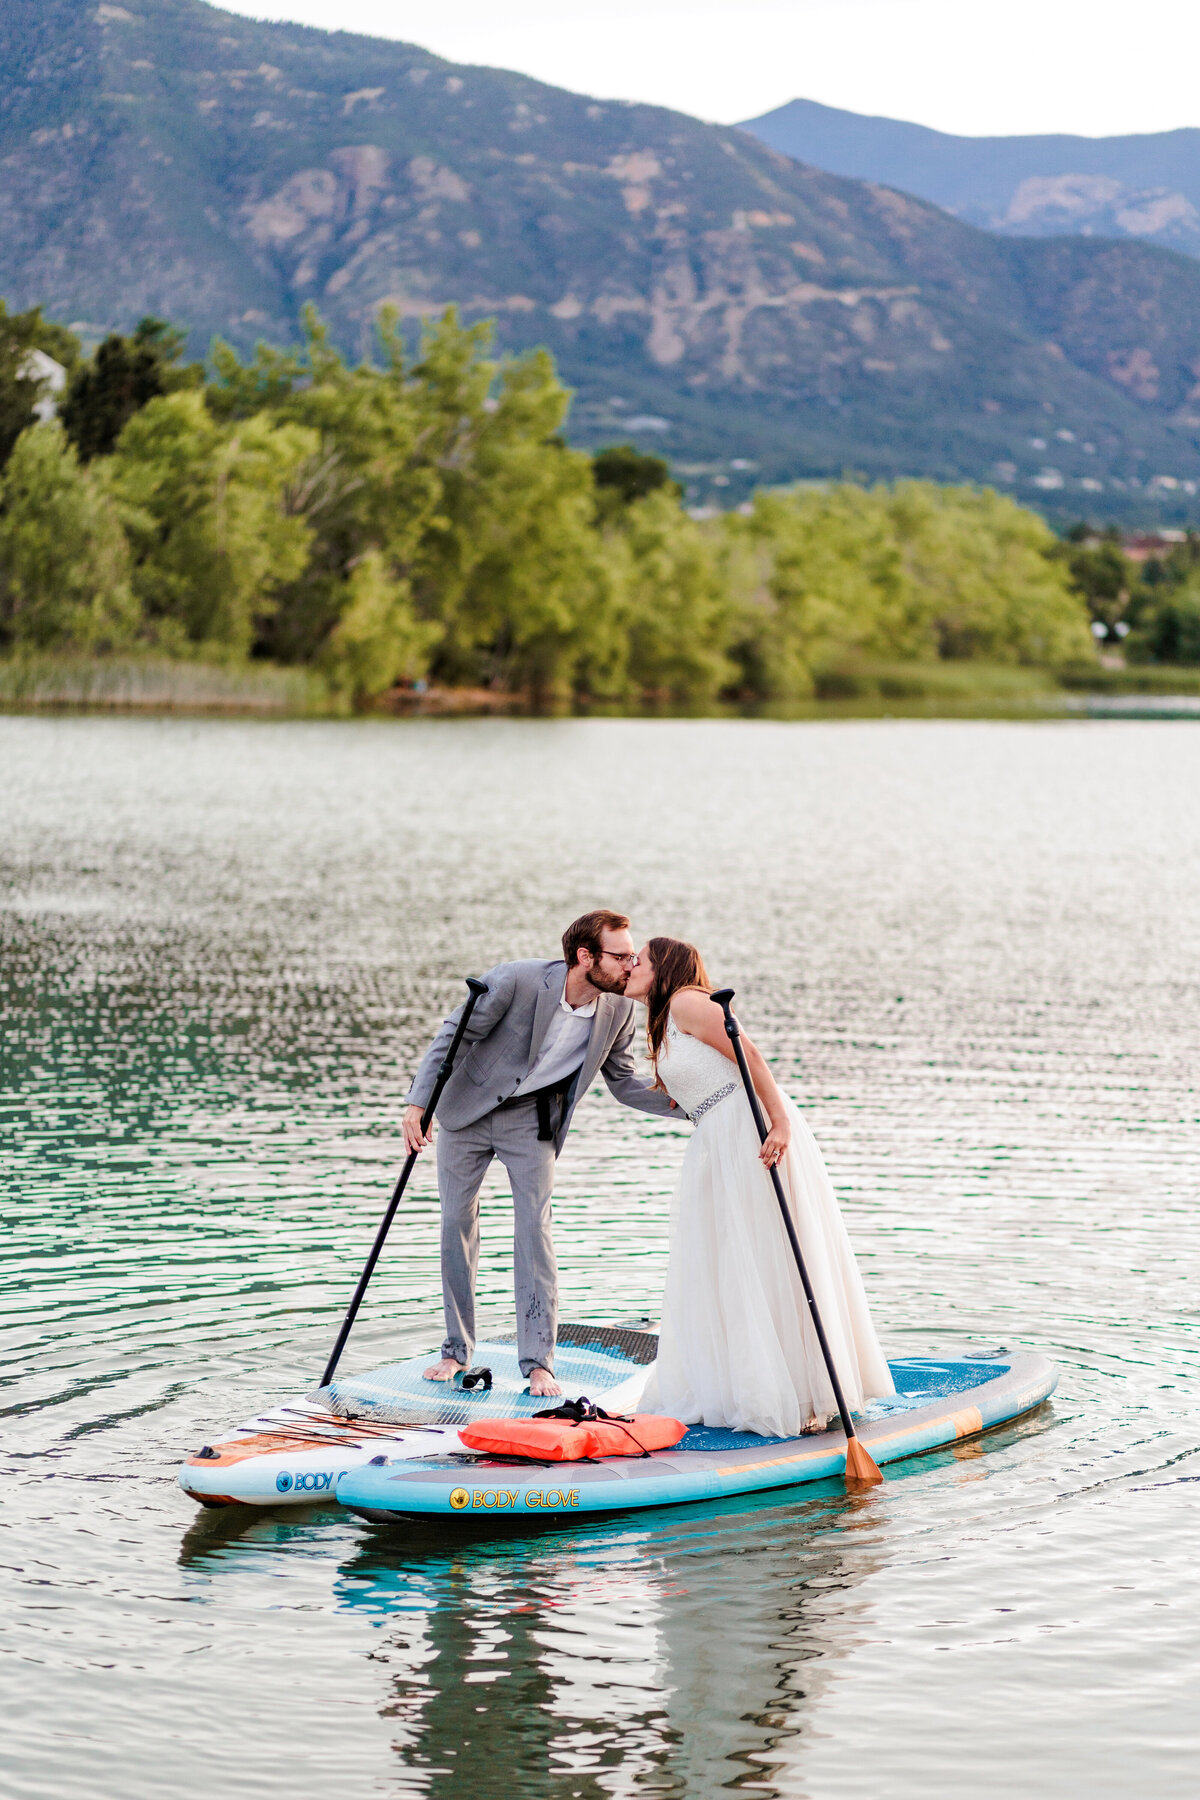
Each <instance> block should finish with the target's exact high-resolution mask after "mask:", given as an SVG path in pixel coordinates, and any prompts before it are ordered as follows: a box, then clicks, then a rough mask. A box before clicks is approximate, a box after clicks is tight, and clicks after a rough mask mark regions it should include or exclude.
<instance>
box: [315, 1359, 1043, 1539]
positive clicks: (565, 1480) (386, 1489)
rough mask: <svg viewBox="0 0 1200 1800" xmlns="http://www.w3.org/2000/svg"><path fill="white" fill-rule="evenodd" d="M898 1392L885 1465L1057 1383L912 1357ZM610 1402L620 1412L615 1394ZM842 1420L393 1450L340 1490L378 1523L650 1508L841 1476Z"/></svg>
mask: <svg viewBox="0 0 1200 1800" xmlns="http://www.w3.org/2000/svg"><path fill="white" fill-rule="evenodd" d="M889 1367H890V1368H891V1371H892V1377H893V1379H894V1381H895V1384H896V1392H895V1394H894V1395H889V1396H888V1398H887V1399H886V1400H877V1401H871V1402H869V1403H868V1404H867V1406H866V1407H864V1409H863V1412H862V1414H861V1416H860V1417H859V1418H858V1419H857V1420H856V1430H857V1431H858V1435H859V1437H860V1438H861V1440H862V1442H863V1444H865V1446H866V1448H867V1449H868V1450H869V1451H870V1453H871V1455H872V1456H873V1457H874V1458H875V1461H876V1462H877V1463H879V1464H880V1465H883V1464H886V1463H892V1462H899V1461H900V1460H901V1459H902V1458H904V1457H908V1456H916V1455H919V1454H921V1452H923V1451H926V1450H937V1449H940V1448H942V1447H943V1446H944V1445H947V1444H954V1443H956V1442H958V1440H959V1439H961V1438H971V1437H977V1436H978V1435H979V1434H980V1433H981V1432H984V1431H988V1430H990V1429H992V1428H993V1427H994V1426H997V1425H1004V1424H1007V1423H1008V1422H1009V1421H1010V1420H1012V1419H1016V1418H1019V1417H1020V1416H1021V1414H1022V1413H1027V1412H1030V1411H1032V1409H1033V1408H1034V1407H1036V1406H1040V1405H1041V1403H1042V1401H1043V1400H1045V1399H1046V1398H1047V1397H1048V1396H1049V1395H1050V1394H1052V1393H1053V1391H1054V1388H1055V1386H1056V1384H1057V1380H1058V1376H1057V1371H1056V1369H1055V1367H1054V1364H1053V1363H1051V1362H1050V1361H1049V1360H1048V1359H1047V1358H1046V1357H1044V1356H1034V1355H1020V1356H1010V1355H1009V1354H1008V1353H1007V1352H995V1353H993V1354H990V1355H984V1356H980V1355H974V1356H972V1355H963V1356H950V1357H947V1356H939V1357H924V1356H913V1357H902V1358H898V1359H896V1360H895V1361H893V1362H891V1363H890V1364H889ZM601 1404H603V1405H604V1406H605V1410H606V1411H609V1412H611V1411H612V1410H613V1407H612V1405H611V1403H610V1402H609V1401H607V1400H604V1399H603V1398H602V1400H601ZM845 1467H846V1439H845V1436H844V1434H843V1432H842V1430H841V1428H840V1426H839V1427H838V1429H837V1430H836V1431H825V1432H821V1433H820V1434H817V1435H814V1436H805V1437H799V1438H764V1437H758V1436H756V1435H754V1434H753V1433H751V1432H736V1431H725V1430H716V1429H712V1428H710V1427H706V1426H693V1427H692V1428H691V1429H690V1430H689V1431H688V1432H687V1433H686V1435H685V1436H684V1437H683V1438H682V1439H681V1440H680V1441H679V1443H677V1444H675V1445H674V1446H673V1448H671V1449H670V1450H656V1451H653V1452H652V1453H651V1454H650V1455H649V1456H646V1457H636V1456H634V1457H606V1458H603V1459H601V1460H599V1461H596V1462H574V1463H565V1464H564V1463H555V1464H553V1465H542V1466H540V1467H539V1466H537V1465H535V1464H530V1463H529V1462H521V1461H515V1460H514V1461H505V1460H502V1459H501V1458H498V1457H495V1456H483V1455H472V1454H469V1453H468V1454H463V1453H462V1452H461V1450H460V1451H458V1452H453V1453H443V1454H440V1455H439V1454H436V1453H435V1454H434V1455H432V1456H428V1457H424V1458H422V1459H421V1460H419V1461H418V1460H413V1459H409V1458H408V1457H406V1456H405V1455H404V1454H403V1453H401V1454H400V1455H399V1456H396V1455H393V1454H389V1453H387V1452H381V1453H380V1454H378V1455H377V1456H375V1457H374V1458H367V1459H365V1461H364V1464H363V1465H362V1466H360V1467H358V1468H356V1469H353V1470H349V1471H348V1472H347V1473H346V1474H345V1475H342V1476H341V1477H340V1478H339V1480H338V1483H337V1490H336V1491H337V1498H338V1500H339V1501H340V1503H341V1504H342V1505H343V1506H346V1507H349V1508H350V1510H351V1511H352V1512H355V1513H358V1514H360V1515H361V1516H362V1517H363V1518H366V1519H369V1520H371V1521H373V1522H375V1523H382V1522H385V1521H387V1520H391V1519H394V1518H396V1517H397V1516H404V1515H418V1514H426V1515H427V1514H430V1513H440V1514H445V1515H447V1516H451V1517H458V1518H464V1517H479V1516H480V1515H484V1514H487V1515H492V1516H500V1515H503V1516H505V1517H514V1516H521V1517H525V1518H545V1517H547V1516H548V1515H550V1514H556V1515H562V1514H572V1515H578V1514H581V1513H615V1512H625V1511H629V1510H633V1509H635V1508H641V1507H647V1506H671V1505H679V1504H682V1503H684V1502H688V1501H693V1502H694V1501H697V1500H712V1499H721V1498H725V1497H726V1496H729V1495H733V1494H748V1493H755V1492H759V1491H761V1490H762V1489H764V1488H781V1487H793V1486H796V1485H798V1484H800V1483H803V1482H810V1481H823V1480H827V1479H828V1478H830V1477H831V1476H841V1475H843V1474H844V1473H845Z"/></svg>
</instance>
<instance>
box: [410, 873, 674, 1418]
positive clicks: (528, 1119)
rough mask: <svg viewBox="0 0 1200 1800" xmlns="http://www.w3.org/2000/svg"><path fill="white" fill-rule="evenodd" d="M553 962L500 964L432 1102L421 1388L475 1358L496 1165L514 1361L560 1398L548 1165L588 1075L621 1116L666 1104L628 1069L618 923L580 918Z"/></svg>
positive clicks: (426, 1066) (415, 1104) (449, 1028)
mask: <svg viewBox="0 0 1200 1800" xmlns="http://www.w3.org/2000/svg"><path fill="white" fill-rule="evenodd" d="M562 945H563V953H562V957H561V959H559V958H555V959H554V960H553V961H551V962H510V963H498V964H497V965H496V967H495V968H494V969H489V970H488V972H487V974H486V975H485V976H484V977H483V979H484V980H485V981H486V982H487V986H488V991H487V993H486V994H485V995H484V996H483V998H482V999H481V1000H480V1001H479V1003H478V1005H477V1006H476V1008H475V1011H474V1012H473V1013H472V1015H471V1020H470V1023H469V1024H468V1026H467V1030H466V1034H465V1036H464V1039H463V1043H464V1046H469V1048H467V1049H466V1054H465V1055H463V1056H461V1057H460V1058H459V1061H458V1062H457V1063H456V1064H455V1067H454V1073H453V1074H452V1075H451V1077H450V1079H449V1081H448V1082H447V1083H446V1086H445V1088H444V1090H443V1092H442V1098H441V1100H440V1102H439V1103H438V1122H439V1124H440V1125H441V1128H442V1129H441V1135H440V1137H439V1140H438V1150H437V1171H438V1192H439V1193H440V1195H441V1200H442V1297H443V1301H444V1304H445V1312H446V1339H445V1342H444V1343H443V1345H442V1357H441V1361H440V1362H436V1363H434V1364H433V1366H432V1367H431V1368H429V1369H426V1371H425V1375H426V1378H427V1379H428V1380H430V1381H449V1380H451V1379H452V1377H453V1376H454V1375H455V1374H457V1372H458V1371H459V1370H460V1369H464V1368H467V1367H468V1366H469V1364H470V1361H471V1355H472V1352H473V1351H474V1348H475V1271H476V1269H477V1268H478V1265H479V1189H480V1187H481V1185H482V1183H483V1177H484V1175H485V1173H486V1171H487V1167H488V1164H489V1163H490V1162H491V1160H492V1158H493V1157H498V1158H499V1159H500V1161H501V1162H502V1163H503V1164H504V1167H505V1168H506V1169H507V1171H508V1178H509V1181H510V1182H511V1184H512V1197H513V1212H514V1213H515V1215H516V1220H515V1223H516V1229H515V1234H514V1240H513V1279H514V1286H515V1289H516V1301H517V1356H518V1359H519V1361H520V1364H521V1373H522V1374H523V1375H526V1376H528V1378H529V1391H530V1393H532V1394H559V1393H561V1392H562V1389H561V1388H560V1387H559V1385H558V1383H557V1382H556V1381H555V1379H554V1341H555V1333H556V1330H557V1326H558V1265H557V1263H556V1262H555V1259H554V1242H553V1239H552V1237H551V1231H550V1224H551V1220H550V1197H551V1193H552V1191H553V1187H554V1163H555V1159H556V1157H557V1156H558V1153H559V1151H560V1150H561V1149H562V1147H563V1140H564V1139H565V1138H566V1135H567V1131H568V1129H569V1127H570V1124H571V1116H572V1114H573V1113H574V1111H575V1107H576V1104H577V1103H578V1101H579V1099H580V1098H581V1096H582V1095H583V1094H585V1093H586V1092H587V1090H588V1088H589V1087H590V1086H591V1084H592V1082H593V1081H594V1080H595V1078H596V1076H597V1074H600V1075H603V1077H604V1079H605V1081H606V1082H607V1083H608V1086H609V1090H610V1091H611V1092H612V1093H613V1094H614V1095H615V1097H616V1098H617V1099H618V1100H621V1101H623V1102H624V1103H625V1105H626V1106H636V1107H638V1108H640V1110H641V1111H642V1112H648V1113H668V1112H670V1110H671V1108H672V1107H673V1105H674V1102H673V1101H672V1100H670V1099H668V1097H667V1095H666V1094H664V1093H661V1092H659V1091H658V1090H657V1089H654V1088H652V1087H650V1086H649V1085H648V1084H647V1083H646V1082H644V1081H641V1080H640V1079H639V1078H638V1076H637V1075H635V1074H634V1070H633V1056H632V1054H631V1050H630V1045H631V1042H632V1039H633V1001H632V1000H626V999H625V998H624V993H625V984H626V982H627V981H628V980H629V977H630V974H631V973H632V971H633V969H634V967H635V965H636V963H637V956H636V955H635V953H634V948H633V938H632V937H631V936H630V932H629V920H628V919H627V918H626V917H625V915H624V913H618V912H609V911H608V910H607V909H601V910H600V911H598V912H590V913H584V915H583V917H582V918H581V919H576V920H575V922H574V924H573V925H568V927H567V929H566V931H565V932H564V933H563V941H562ZM461 1010H462V1009H461V1007H460V1008H459V1009H458V1011H456V1012H453V1013H451V1015H450V1017H449V1018H448V1019H447V1020H446V1022H445V1024H444V1025H443V1026H442V1028H441V1030H440V1031H439V1032H438V1034H437V1036H436V1037H435V1038H434V1040H433V1043H432V1044H431V1045H430V1047H429V1050H428V1052H427V1053H426V1056H425V1060H424V1061H423V1062H422V1064H421V1067H420V1068H419V1069H418V1071H417V1075H416V1079H415V1080H414V1082H413V1084H412V1087H411V1089H410V1090H409V1094H408V1100H407V1110H406V1112H405V1114H404V1142H405V1146H406V1148H407V1149H408V1150H409V1151H410V1152H411V1151H415V1150H421V1149H423V1148H424V1147H425V1145H426V1144H430V1143H432V1142H433V1126H432V1123H431V1124H430V1128H429V1133H428V1135H427V1136H426V1135H423V1134H422V1131H421V1114H422V1111H423V1110H424V1107H425V1105H426V1103H427V1102H428V1100H429V1096H430V1095H431V1094H432V1092H433V1084H434V1081H435V1080H436V1078H437V1071H438V1065H439V1063H440V1062H441V1060H442V1057H443V1056H444V1055H445V1052H446V1049H447V1046H448V1045H449V1043H450V1039H451V1038H452V1037H453V1035H454V1027H455V1025H456V1024H457V1022H458V1015H459V1012H460V1011H461Z"/></svg>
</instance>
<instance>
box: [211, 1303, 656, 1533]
mask: <svg viewBox="0 0 1200 1800" xmlns="http://www.w3.org/2000/svg"><path fill="white" fill-rule="evenodd" d="M657 1342H658V1340H657V1339H656V1338H655V1337H654V1335H653V1334H652V1333H649V1332H644V1331H626V1330H623V1329H622V1328H620V1327H617V1326H600V1325H560V1326H559V1329H558V1350H557V1354H556V1357H555V1363H556V1374H557V1378H558V1381H559V1384H560V1386H561V1387H562V1389H563V1393H564V1395H565V1397H566V1398H567V1399H571V1400H577V1399H579V1397H580V1396H581V1395H584V1394H586V1395H587V1396H588V1398H589V1399H592V1400H595V1401H597V1402H599V1404H601V1405H602V1406H604V1408H605V1410H606V1411H608V1412H614V1411H615V1412H620V1411H623V1410H625V1408H626V1406H627V1405H628V1404H629V1401H630V1400H632V1399H633V1398H636V1394H637V1392H638V1390H640V1388H641V1384H642V1381H643V1380H644V1379H645V1368H646V1365H647V1364H648V1363H651V1362H653V1360H654V1356H655V1352H656V1349H657ZM437 1354H438V1353H437V1352H436V1351H426V1352H425V1354H424V1355H423V1356H414V1357H410V1358H409V1359H408V1360H407V1361H405V1362H398V1363H389V1364H388V1365H387V1366H386V1367H384V1368H381V1369H370V1370H368V1371H366V1373H364V1374H361V1375H348V1376H344V1377H339V1378H338V1379H337V1380H336V1381H333V1382H331V1383H330V1384H329V1386H328V1387H323V1388H317V1389H315V1390H314V1391H313V1392H311V1393H308V1394H304V1395H298V1396H297V1397H296V1398H295V1399H292V1400H289V1401H285V1402H284V1403H283V1404H282V1405H280V1406H275V1407H270V1408H268V1409H267V1411H265V1412H262V1413H258V1414H257V1415H256V1416H255V1417H254V1418H253V1419H247V1420H246V1421H245V1422H244V1423H243V1424H241V1425H238V1426H235V1427H234V1429H233V1430H232V1432H231V1433H230V1435H229V1436H228V1437H227V1438H224V1439H223V1440H222V1441H220V1442H214V1443H212V1444H204V1445H202V1447H201V1448H200V1449H199V1450H197V1451H196V1452H195V1453H194V1454H193V1455H192V1456H189V1457H188V1459H187V1461H186V1462H185V1463H184V1465H183V1467H182V1468H181V1469H180V1471H179V1485H180V1486H181V1487H182V1488H183V1490H184V1492H185V1493H187V1494H190V1495H191V1496H192V1498H193V1499H194V1500H199V1501H201V1502H202V1503H203V1504H204V1505H205V1506H244V1505H249V1506H297V1505H309V1506H311V1505H312V1504H313V1502H314V1501H318V1500H322V1499H324V1500H333V1499H334V1497H335V1494H336V1489H337V1482H338V1478H339V1477H340V1476H342V1475H345V1474H348V1473H349V1472H350V1471H351V1470H353V1469H357V1468H359V1467H361V1466H362V1465H363V1464H364V1463H368V1462H370V1461H371V1459H372V1458H373V1457H377V1456H387V1457H392V1458H405V1459H408V1460H415V1459H421V1458H424V1457H427V1456H430V1457H437V1456H442V1457H445V1456H447V1455H458V1454H463V1455H469V1454H470V1452H469V1451H467V1450H466V1449H465V1447H464V1446H463V1445H462V1444H461V1443H460V1442H459V1438H458V1429H457V1428H458V1427H459V1426H460V1425H468V1424H470V1422H471V1421H472V1420H473V1419H480V1418H493V1419H515V1418H530V1417H532V1415H533V1414H534V1413H536V1412H544V1411H545V1410H546V1408H547V1407H548V1406H552V1405H554V1404H555V1403H554V1402H553V1401H551V1400H546V1399H534V1397H533V1396H532V1395H531V1394H530V1392H529V1383H528V1381H527V1380H526V1378H525V1376H524V1375H522V1373H521V1370H520V1366H519V1364H518V1362H517V1350H516V1339H515V1337H514V1338H507V1339H506V1338H493V1339H491V1340H489V1341H487V1342H485V1343H480V1344H479V1345H477V1346H476V1350H475V1364H474V1367H475V1370H476V1371H486V1373H487V1377H488V1379H489V1380H490V1386H486V1385H484V1383H483V1382H482V1381H480V1382H478V1383H477V1384H476V1385H472V1386H470V1387H464V1386H463V1383H462V1379H461V1377H460V1378H456V1379H455V1380H454V1381H453V1382H444V1381H426V1380H425V1378H424V1374H423V1371H424V1370H425V1369H427V1368H428V1367H429V1364H430V1363H431V1362H433V1361H434V1360H436V1357H437ZM468 1380H470V1372H468ZM626 1393H628V1396H629V1398H628V1399H626V1397H625V1395H626Z"/></svg>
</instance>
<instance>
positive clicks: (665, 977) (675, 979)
mask: <svg viewBox="0 0 1200 1800" xmlns="http://www.w3.org/2000/svg"><path fill="white" fill-rule="evenodd" d="M646 948H647V950H648V951H649V952H650V961H651V962H652V963H653V964H654V986H653V987H652V988H651V989H650V992H649V993H648V994H647V995H646V1015H647V1016H646V1036H647V1038H648V1039H649V1042H650V1056H651V1060H652V1061H653V1063H654V1067H655V1069H656V1070H657V1068H658V1053H659V1051H660V1050H661V1049H662V1046H663V1039H664V1037H665V1036H666V1035H667V1020H668V1018H669V1017H670V1014H671V997H672V995H674V994H677V993H678V992H679V990H680V988H701V989H702V990H703V991H704V993H706V994H711V993H712V982H711V981H710V980H709V978H708V970H707V969H706V968H705V966H704V958H703V957H702V956H701V954H700V952H699V951H698V950H697V948H696V946H695V944H685V943H684V941H683V939H682V938H672V937H655V938H651V939H650V942H649V943H648V944H647V945H646Z"/></svg>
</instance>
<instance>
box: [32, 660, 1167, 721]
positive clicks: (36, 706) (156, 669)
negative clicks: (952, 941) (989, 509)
mask: <svg viewBox="0 0 1200 1800" xmlns="http://www.w3.org/2000/svg"><path fill="white" fill-rule="evenodd" d="M1088 696H1091V697H1093V698H1095V699H1097V700H1102V699H1104V698H1112V699H1121V698H1126V699H1129V700H1135V699H1137V698H1142V699H1145V700H1147V701H1153V700H1155V699H1158V700H1167V699H1186V698H1193V697H1200V667H1195V666H1187V667H1173V666H1167V665H1163V664H1135V665H1133V666H1131V667H1129V668H1123V669H1112V668H1104V667H1101V666H1099V665H1096V666H1093V667H1087V666H1083V665H1076V666H1073V667H1070V668H1064V669H1047V668H1025V667H1021V666H1017V665H1009V664H992V663H982V662H978V663H977V662H969V661H961V662H938V663H918V662H913V663H901V662H896V663H866V662H863V663H857V664H854V665H847V666H844V667H841V668H836V669H830V670H827V671H825V672H824V673H823V674H822V675H820V676H819V677H818V679H817V682H816V691H815V693H814V694H813V695H812V696H811V698H809V699H806V700H800V701H790V702H788V703H786V704H772V703H771V702H755V703H748V702H747V703H739V702H738V701H737V700H726V701H723V702H721V703H719V704H717V705H715V706H711V707H698V708H695V709H692V708H687V707H678V706H668V705H656V704H655V703H654V702H653V701H652V700H644V701H642V702H641V703H638V704H627V705H614V704H611V703H596V704H590V703H587V702H577V703H574V704H564V705H562V706H561V707H558V708H555V709H554V710H555V711H557V712H559V713H561V714H564V715H569V716H576V717H579V716H583V717H588V716H591V717H600V716H603V717H624V718H644V717H716V718H722V717H723V718H731V717H758V718H796V719H803V718H823V717H847V716H851V717H872V716H878V715H879V714H880V713H881V712H884V711H886V712H890V713H895V712H898V711H899V712H902V713H904V714H905V715H911V716H918V717H931V716H938V715H939V714H940V715H944V716H951V717H953V716H964V715H966V716H970V715H979V714H981V713H982V714H991V715H1001V716H1012V715H1014V714H1016V715H1034V716H1042V717H1045V716H1047V715H1048V714H1054V713H1057V712H1062V713H1064V714H1069V713H1072V712H1074V713H1077V712H1078V711H1079V710H1080V700H1081V698H1086V697H1088ZM543 710H544V709H543ZM0 711H4V712H119V713H145V714H156V713H162V714H170V713H192V714H229V715H234V716H243V717H255V716H273V717H292V718H297V717H299V718H337V717H347V716H349V714H348V708H347V707H346V705H345V703H344V702H343V701H340V700H339V699H338V698H337V697H336V696H335V695H333V694H332V693H331V692H330V690H329V687H328V685H327V684H326V683H325V682H324V681H323V680H322V679H321V677H320V676H319V675H316V674H314V673H313V672H312V671H311V670H307V669H301V668H284V667H280V666H278V665H274V664H269V663H240V664H212V663H200V662H191V661H173V660H171V659H169V658H166V657H111V658H109V657H82V656H80V657H62V656H49V655H46V656H27V657H20V658H9V659H0ZM534 713H535V709H533V708H532V707H531V706H530V705H529V704H528V701H527V699H526V697H525V696H523V695H521V694H517V693H511V692H503V691H495V690H491V689H487V688H437V687H431V688H428V689H425V690H422V691H418V690H416V689H414V688H409V689H397V690H393V692H392V693H390V694H388V695H386V696H384V698H383V699H382V700H381V701H379V702H378V703H376V704H374V705H373V706H372V707H371V708H370V709H369V713H368V715H366V716H372V717H381V716H391V717H401V718H439V717H458V718H463V717H485V716H521V717H530V716H534ZM360 716H361V715H360Z"/></svg>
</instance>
